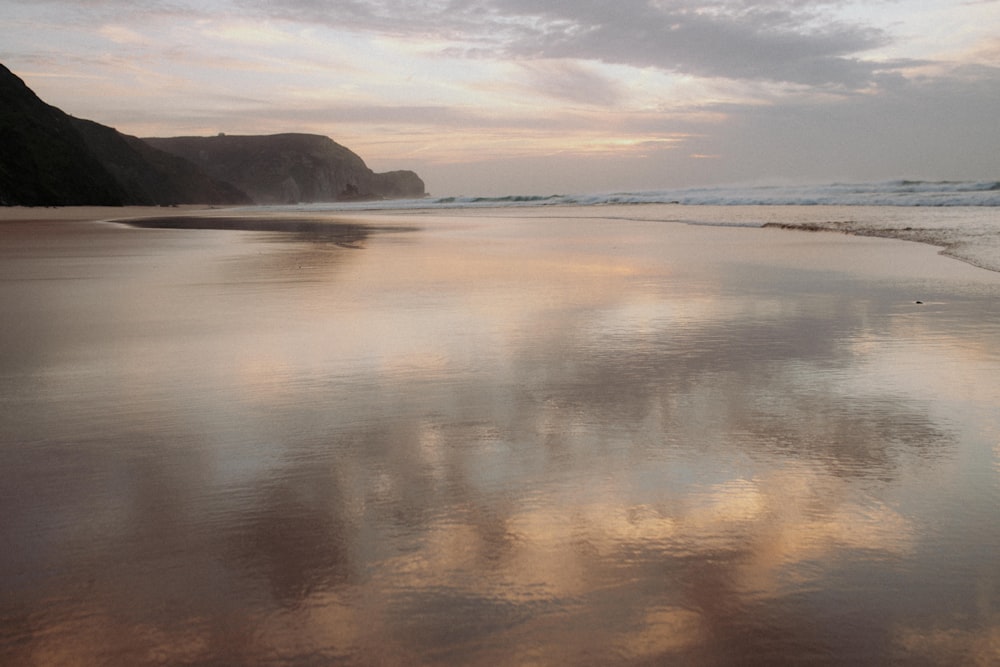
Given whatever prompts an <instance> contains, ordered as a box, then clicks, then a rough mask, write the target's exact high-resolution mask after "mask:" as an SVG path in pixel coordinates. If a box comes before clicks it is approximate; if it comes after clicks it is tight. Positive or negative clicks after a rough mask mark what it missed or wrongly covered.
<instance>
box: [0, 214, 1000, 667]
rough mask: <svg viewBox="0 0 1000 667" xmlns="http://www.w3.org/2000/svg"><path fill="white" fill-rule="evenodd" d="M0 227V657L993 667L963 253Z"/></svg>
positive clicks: (987, 526)
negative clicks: (0, 518) (0, 587)
mask: <svg viewBox="0 0 1000 667" xmlns="http://www.w3.org/2000/svg"><path fill="white" fill-rule="evenodd" d="M907 211H912V212H913V214H912V216H911V222H910V223H906V221H905V218H906V214H907ZM869 213H872V215H873V216H874V212H872V211H869ZM877 213H878V214H879V215H880V216H881V217H872V218H871V219H872V220H877V221H883V222H884V221H885V220H889V221H890V223H891V225H896V224H897V222H896V221H899V222H898V225H899V226H900V229H902V230H903V231H907V230H906V229H905V227H907V226H910V227H911V229H910V230H909V231H911V232H912V231H913V230H914V229H918V228H919V229H918V231H919V230H921V229H925V228H929V225H930V224H931V222H933V220H935V215H938V216H939V217H940V216H949V215H951V216H955V215H968V216H972V215H974V214H975V212H971V213H970V212H959V213H955V212H954V211H952V212H935V211H930V210H920V211H916V210H915V209H904V208H900V209H899V210H892V211H888V212H886V211H882V210H881V209H879V210H878V211H877ZM0 215H2V217H0V307H2V308H3V312H4V314H5V315H4V319H3V324H2V325H0V404H2V406H3V410H2V417H0V420H2V421H0V513H2V515H3V517H4V519H3V521H2V522H0V539H2V541H3V543H4V544H5V545H6V546H5V548H4V549H3V550H2V551H0V578H2V581H3V592H2V597H0V662H2V663H3V664H38V665H50V664H73V665H109V664H111V665H145V664H227V665H265V664H345V665H371V664H386V665H396V664H398V665H403V664H406V665H445V664H463V665H524V664H536V665H569V664H572V665H610V664H614V665H646V664H687V665H726V664H771V665H776V664H790V663H796V664H845V665H846V664H851V665H854V664H928V665H952V664H971V665H989V664H996V663H997V661H998V660H1000V561H998V559H997V558H996V554H997V553H1000V383H998V382H997V378H998V377H1000V306H998V304H1000V273H997V272H995V271H989V270H986V269H983V268H978V267H976V266H973V265H972V264H971V263H970V262H972V261H974V260H976V259H977V256H975V255H974V254H970V253H967V254H969V256H965V255H963V256H961V258H962V259H963V260H965V261H958V260H957V259H954V258H952V257H946V256H942V255H941V254H940V250H941V249H940V248H939V247H936V246H933V245H928V244H926V243H913V242H908V241H904V240H898V239H887V238H875V237H863V236H857V235H847V234H835V233H809V232H805V231H793V230H789V229H781V228H777V227H782V226H785V225H786V223H791V224H798V225H802V224H803V223H804V222H805V223H808V222H809V221H810V220H820V219H822V221H825V222H831V221H832V222H836V221H838V220H840V221H842V220H843V219H844V215H842V214H841V212H840V211H839V209H838V210H837V211H831V210H830V209H818V208H816V207H812V208H809V209H808V211H805V210H803V209H796V207H780V206H770V207H760V206H732V207H698V206H680V207H677V206H669V205H660V204H656V205H649V206H637V205H633V206H601V207H593V206H591V207H587V206H580V207H572V206H570V207H541V206H536V207H525V208H518V209H498V208H482V209H475V210H471V209H461V208H458V209H454V210H447V211H445V210H434V211H429V210H419V209H413V210H405V211H384V210H382V211H364V210H358V211H346V212H345V211H335V212H331V211H323V210H316V209H311V208H309V207H286V208H281V209H277V208H275V209H267V208H260V209H239V210H225V209H199V208H190V209H127V210H126V209H108V210H104V209H101V210H80V209H9V210H6V211H5V210H3V209H0ZM851 215H853V216H854V217H857V216H858V215H859V213H858V212H857V211H854V212H853V213H851ZM154 218H155V219H156V222H155V223H154V222H150V219H154ZM764 218H767V219H764ZM917 218H919V219H920V220H923V221H925V222H922V223H921V224H919V225H917V224H913V222H912V220H913V219H917ZM126 219H133V220H140V219H145V220H147V222H145V223H142V222H138V223H137V224H124V223H122V222H110V220H118V221H121V220H126ZM926 221H931V222H926ZM764 224H767V225H772V226H770V227H762V225H764ZM886 224H889V223H886ZM941 224H942V228H946V227H947V224H948V223H947V221H946V222H943V223H941ZM143 225H145V226H143ZM828 226H830V225H828ZM286 227H287V229H288V231H282V229H284V228H286ZM831 227H832V228H836V225H832V226H831ZM884 228H885V225H883V227H882V228H880V229H884ZM873 229H874V228H873ZM904 236H905V235H904ZM917 240H928V239H917ZM964 251H968V249H967V248H966V249H965V250H964ZM956 252H958V253H961V252H963V249H961V248H959V249H958V250H957V251H956ZM978 259H982V258H978ZM987 259H988V258H987ZM984 261H985V260H984ZM979 263H980V264H982V263H983V262H979Z"/></svg>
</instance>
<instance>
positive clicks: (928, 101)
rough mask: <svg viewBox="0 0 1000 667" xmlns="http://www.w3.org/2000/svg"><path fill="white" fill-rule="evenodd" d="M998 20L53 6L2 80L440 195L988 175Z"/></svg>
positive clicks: (839, 12) (15, 39) (111, 2)
mask: <svg viewBox="0 0 1000 667" xmlns="http://www.w3.org/2000/svg"><path fill="white" fill-rule="evenodd" d="M997 4H1000V3H998V2H997V1H996V0H986V1H979V2H967V3H963V4H960V5H958V6H954V4H953V3H946V2H930V3H923V4H922V5H921V7H920V8H918V9H914V8H912V7H908V6H906V3H894V2H879V3H874V4H873V3H870V2H866V3H850V2H848V3H835V2H799V3H787V2H782V1H780V0H775V1H774V2H766V3H754V4H752V5H750V4H746V3H740V2H735V1H731V2H726V1H701V2H682V3H678V2H675V3H669V2H668V3H662V2H661V3H652V2H645V1H642V0H629V1H628V2H623V3H618V4H616V5H614V6H607V7H604V6H600V5H598V4H593V5H585V6H580V5H579V4H575V3H571V2H566V1H563V0H548V1H547V2H543V3H535V4H534V5H532V6H531V9H530V10H529V9H526V8H524V5H523V4H522V3H516V2H511V1H510V0H482V1H481V2H478V3H473V2H452V3H449V4H448V5H447V7H444V6H439V5H437V4H435V3H412V2H389V1H388V0H384V1H379V2H369V3H364V4H360V3H354V2H345V1H338V0H334V1H331V2H325V3H319V4H317V3H315V2H305V1H304V0H282V1H280V2H273V3H267V5H266V6H261V5H260V3H254V2H251V1H250V0H219V1H215V2H208V3H205V2H200V3H193V2H192V3H185V2H184V1H183V0H182V1H181V2H166V1H163V0H143V1H141V2H139V3H136V2H128V3H125V2H121V1H120V0H93V1H92V2H88V3H86V4H85V6H82V7H81V6H80V5H79V3H75V2H69V1H68V0H43V1H42V2H30V3H29V2H12V3H5V4H4V5H3V6H2V7H0V19H2V20H3V23H4V25H6V26H7V27H8V32H9V33H10V34H9V36H8V38H7V39H6V40H5V42H6V43H5V45H4V46H3V47H0V62H3V63H4V64H5V65H6V66H7V67H8V68H10V69H11V71H12V72H14V73H15V74H16V75H17V76H19V77H20V78H21V79H22V80H24V81H25V83H26V84H27V85H28V86H29V87H30V88H32V90H34V91H35V92H36V94H38V95H39V97H41V98H42V99H43V100H44V101H45V102H47V103H48V104H52V105H54V106H56V107H59V108H60V109H62V110H63V111H65V112H66V113H69V114H71V115H73V116H77V117H80V118H87V119H89V120H94V121H96V122H99V123H102V124H104V125H109V126H112V127H115V128H116V129H118V130H120V131H121V132H124V133H126V134H131V135H135V136H140V137H151V136H185V135H191V136H212V135H216V134H219V133H225V134H228V135H240V134H251V135H259V134H280V133H286V132H289V133H308V134H319V135H323V136H327V137H329V138H331V139H332V140H333V141H335V142H337V143H338V144H341V145H343V146H346V147H347V148H349V149H350V150H352V151H354V152H355V153H357V154H358V155H360V156H361V157H362V158H363V159H364V160H365V162H366V163H367V164H368V165H369V166H370V167H371V168H372V169H374V170H375V171H391V170H396V169H410V170H413V171H415V172H417V173H418V174H419V175H420V176H421V178H423V180H424V181H425V183H426V185H427V191H428V192H429V193H431V194H432V195H433V196H452V195H481V196H497V195H513V194H526V195H537V194H551V193H555V192H563V193H585V192H614V191H627V192H642V191H651V190H670V189H681V188H689V187H699V186H706V187H711V186H735V185H746V184H751V183H752V184H762V183H775V182H777V183H781V184H788V183H792V184H796V185H809V184H819V183H833V182H850V183H870V182H874V183H878V182H889V181H896V180H903V179H913V180H924V181H977V180H987V181H988V180H991V179H992V178H995V176H996V174H997V173H998V172H1000V133H997V132H996V129H995V126H996V120H995V119H996V118H997V117H1000V96H998V95H997V94H996V91H997V90H1000V38H998V37H997V36H996V35H998V34H1000V12H997V11H996V9H997Z"/></svg>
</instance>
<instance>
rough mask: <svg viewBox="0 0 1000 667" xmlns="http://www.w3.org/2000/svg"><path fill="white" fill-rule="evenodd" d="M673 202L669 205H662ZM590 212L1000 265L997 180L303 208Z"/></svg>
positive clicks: (999, 184) (707, 189) (319, 210)
mask: <svg viewBox="0 0 1000 667" xmlns="http://www.w3.org/2000/svg"><path fill="white" fill-rule="evenodd" d="M664 206H670V207H673V208H666V209H665V208H663V207H664ZM567 207H575V208H579V207H586V208H591V207H596V208H595V209H594V210H592V211H591V212H590V213H587V214H585V215H599V216H602V217H608V218H610V217H615V216H613V215H612V214H609V213H608V212H607V210H606V209H607V208H608V207H627V208H620V209H619V210H620V211H621V212H620V213H619V214H618V215H619V217H621V218H623V219H658V220H662V221H670V222H685V223H689V224H707V225H718V226H750V227H762V226H767V225H779V226H786V227H799V228H804V229H814V230H821V229H822V230H830V231H841V232H845V233H852V234H860V235H866V236H885V237H892V238H899V239H904V240H909V241H918V242H922V243H930V244H933V245H937V246H939V247H941V248H942V249H943V251H944V254H946V255H949V256H951V257H954V258H956V259H960V260H963V261H966V262H969V263H971V264H974V265H976V266H979V267H982V268H986V269H990V270H992V271H1000V212H998V211H1000V209H998V207H1000V182H998V181H917V180H899V181H886V182H881V183H855V184H851V183H833V184H826V185H770V186H759V185H758V186H726V187H721V186H720V187H700V188H686V189H673V190H655V191H644V192H612V193H594V194H578V195H560V194H553V195H507V196H498V197H463V196H449V197H427V198H424V199H410V200H386V201H379V202H350V203H335V204H329V203H324V204H310V205H305V206H301V207H296V210H300V211H303V212H307V213H308V212H315V213H322V212H327V211H340V212H359V211H383V212H389V211H427V212H443V211H449V210H481V209H494V210H507V209H517V210H523V209H539V208H541V209H564V208H567Z"/></svg>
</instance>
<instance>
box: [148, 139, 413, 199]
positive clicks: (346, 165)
mask: <svg viewBox="0 0 1000 667" xmlns="http://www.w3.org/2000/svg"><path fill="white" fill-rule="evenodd" d="M144 141H145V142H146V143H148V144H149V145H150V146H152V147H154V148H157V149H160V150H162V151H165V152H167V153H171V154H173V155H176V156H178V157H182V158H184V159H186V160H188V161H190V162H192V163H194V164H195V165H197V166H198V167H199V168H200V169H202V170H203V171H204V172H205V173H207V174H209V175H211V176H212V177H214V178H216V179H219V180H221V181H225V182H227V183H231V184H233V185H234V186H236V187H237V188H239V189H240V190H242V191H243V192H245V193H247V194H248V195H249V196H250V197H251V198H253V200H254V201H255V202H257V203H258V204H294V203H299V202H321V201H350V200H363V199H392V198H400V197H423V196H424V195H425V192H424V182H423V181H422V180H421V179H420V177H419V176H417V175H416V174H415V173H414V172H412V171H392V172H387V173H381V174H377V173H375V172H373V171H372V170H371V169H369V168H368V166H367V165H365V162H364V160H362V159H361V157H359V156H358V155H357V154H356V153H354V152H353V151H351V150H349V149H347V148H346V147H344V146H341V145H340V144H338V143H336V142H335V141H333V140H332V139H330V138H329V137H324V136H321V135H315V134H274V135H265V136H236V135H225V134H220V135H218V136H214V137H172V138H159V137H157V138H145V139H144Z"/></svg>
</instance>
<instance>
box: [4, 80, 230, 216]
mask: <svg viewBox="0 0 1000 667" xmlns="http://www.w3.org/2000/svg"><path fill="white" fill-rule="evenodd" d="M0 147H2V150H0V204H4V205H8V206H16V205H21V206H72V205H94V206H101V205H103V206H122V205H125V204H139V205H171V204H245V203H250V199H249V198H248V197H247V196H246V195H245V194H243V193H242V192H240V191H239V190H237V189H236V188H234V187H232V186H230V185H228V184H226V183H220V182H217V181H214V180H212V179H211V178H209V177H208V176H207V175H206V174H204V173H203V172H201V171H199V170H198V169H197V167H195V166H194V165H193V164H191V163H189V162H187V161H184V160H180V159H178V158H177V157H175V156H173V155H169V154H167V153H163V152H162V151H159V150H156V149H154V148H152V147H151V146H148V145H146V144H144V143H143V142H142V141H141V140H140V139H138V138H136V137H130V136H128V135H125V134H122V133H120V132H118V131H117V130H115V129H113V128H110V127H106V126H104V125H100V124H99V123H95V122H93V121H89V120H81V119H79V118H73V117H72V116H69V115H67V114H65V113H63V112H62V111H61V110H59V109H57V108H56V107H53V106H50V105H48V104H46V103H45V102H43V101H42V100H41V99H39V98H38V96H37V95H35V93H34V92H32V91H31V89H30V88H28V86H27V85H25V83H24V82H23V81H22V80H21V79H20V78H18V77H17V76H15V75H14V74H13V73H12V72H11V71H10V70H8V69H7V68H6V67H4V66H3V65H0Z"/></svg>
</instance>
